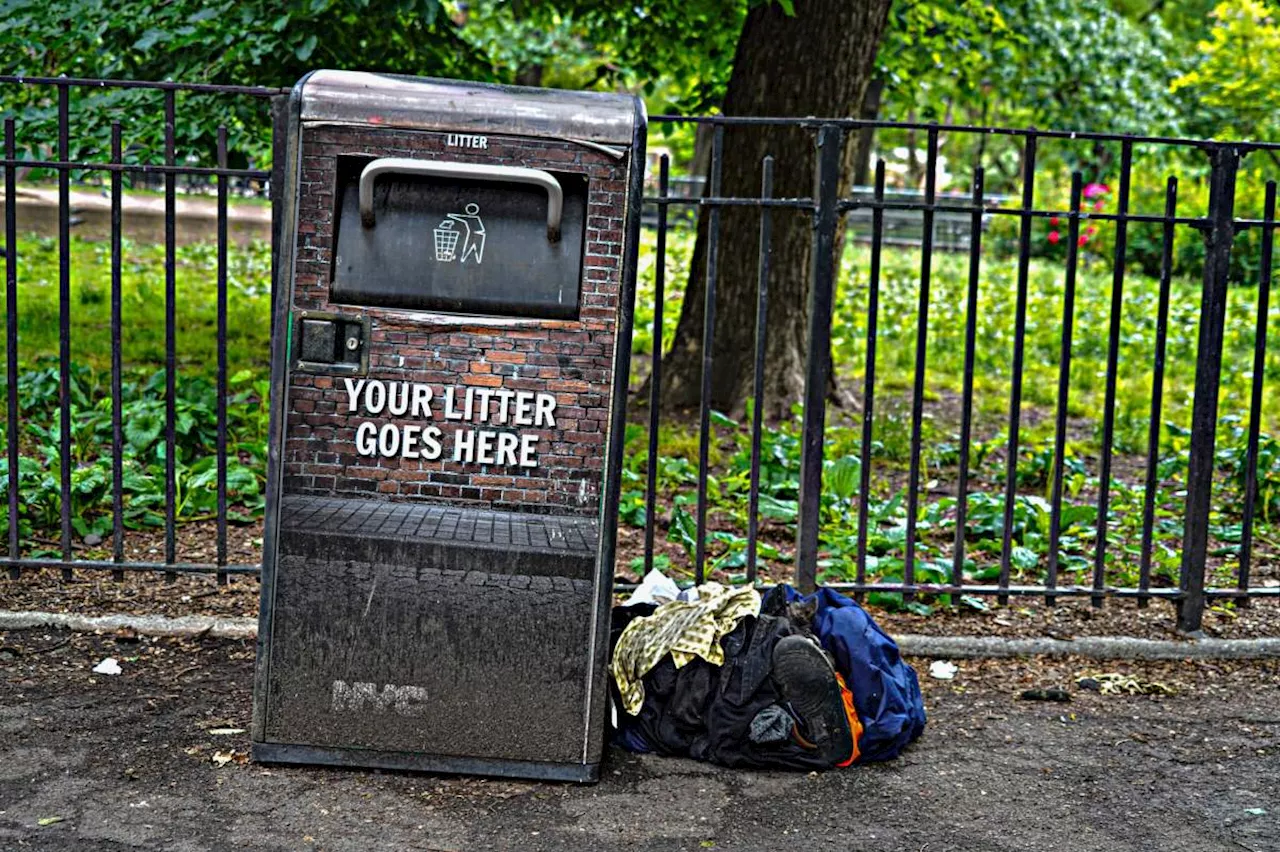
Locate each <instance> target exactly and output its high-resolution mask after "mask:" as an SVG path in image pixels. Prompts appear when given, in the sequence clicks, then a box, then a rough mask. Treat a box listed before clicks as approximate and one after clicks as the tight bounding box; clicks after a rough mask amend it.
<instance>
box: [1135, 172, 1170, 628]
mask: <svg viewBox="0 0 1280 852" xmlns="http://www.w3.org/2000/svg"><path fill="white" fill-rule="evenodd" d="M1177 212H1178V179H1177V178H1175V177H1170V178H1169V180H1168V183H1166V184H1165V191H1164V233H1163V235H1162V236H1161V240H1160V302H1159V307H1158V308H1157V309H1156V354H1155V364H1154V367H1153V369H1152V376H1151V426H1150V429H1149V430H1148V432H1147V482H1146V490H1145V491H1144V492H1143V498H1142V554H1141V556H1140V557H1139V564H1138V590H1139V592H1146V591H1147V589H1149V588H1151V554H1152V549H1153V547H1154V538H1155V521H1156V484H1157V481H1156V469H1157V468H1158V467H1159V465H1160V458H1159V457H1160V427H1161V425H1162V424H1161V416H1162V410H1161V409H1162V408H1163V406H1164V356H1165V343H1166V341H1167V340H1168V337H1169V288H1170V283H1171V282H1172V280H1173V238H1174V221H1173V218H1174V216H1175V215H1177ZM1149 602H1150V598H1149V597H1148V596H1147V595H1145V594H1139V595H1138V606H1139V607H1145V606H1146V605H1147V604H1148V603H1149Z"/></svg>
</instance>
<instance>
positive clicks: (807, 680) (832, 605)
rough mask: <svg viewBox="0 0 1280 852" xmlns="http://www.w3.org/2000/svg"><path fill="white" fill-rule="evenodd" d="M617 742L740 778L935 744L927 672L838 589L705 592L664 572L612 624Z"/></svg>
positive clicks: (711, 587) (713, 588)
mask: <svg viewBox="0 0 1280 852" xmlns="http://www.w3.org/2000/svg"><path fill="white" fill-rule="evenodd" d="M611 644H612V658H611V663H610V671H611V674H612V677H611V681H612V689H611V695H612V699H613V714H612V715H613V729H614V741H615V742H616V743H617V744H618V745H620V746H622V747H623V748H626V749H628V750H629V751H633V752H656V753H658V754H664V755H679V756H684V757H692V758H694V759H696V760H706V761H711V762H713V763H718V764H721V765H723V766H731V767H759V768H798V769H828V768H832V767H837V766H848V765H850V764H853V763H859V762H869V761H877V760H889V759H891V758H894V757H896V756H897V755H898V754H899V753H900V752H901V751H902V749H903V748H905V747H906V746H907V745H908V744H909V743H911V742H912V741H913V740H915V739H916V738H917V737H918V736H920V734H921V732H922V731H923V730H924V724H925V713H924V702H923V700H922V698H921V695H920V685H919V682H918V680H917V679H916V673H915V671H914V670H913V669H912V668H911V666H909V665H908V664H907V663H905V662H904V661H903V660H902V658H901V656H900V655H899V653H898V646H897V645H896V644H895V643H894V641H893V640H892V639H890V638H889V636H888V635H887V634H886V633H884V631H882V630H881V629H880V628H879V627H878V626H877V625H876V623H875V622H874V621H872V619H871V617H870V616H869V615H867V613H866V612H865V611H864V610H863V609H862V607H860V606H859V605H858V604H857V602H856V601H854V600H852V599H851V598H848V597H846V596H844V595H841V594H839V593H838V592H835V591H832V590H831V589H819V590H818V591H817V592H816V593H814V594H812V595H808V596H805V595H801V594H800V593H799V592H798V591H797V590H796V589H794V588H792V587H790V586H786V585H780V586H776V587H774V588H772V589H770V590H769V591H768V593H767V594H765V595H764V597H763V598H761V596H760V594H759V593H758V592H757V591H756V590H755V589H753V588H750V587H747V588H727V587H725V586H721V585H719V584H717V583H706V584H704V585H702V586H698V587H695V588H693V589H687V590H685V591H683V592H681V591H679V590H678V589H677V588H676V587H675V585H674V583H672V582H671V581H670V580H669V579H668V578H666V577H665V576H663V575H662V574H661V573H660V572H656V571H655V572H651V573H650V575H649V576H647V577H646V578H645V580H644V583H643V584H642V585H641V586H640V588H639V589H638V590H637V593H636V594H635V595H633V596H632V598H631V599H630V600H629V601H628V602H627V603H626V604H624V605H623V606H619V607H615V608H614V611H613V631H612V636H611Z"/></svg>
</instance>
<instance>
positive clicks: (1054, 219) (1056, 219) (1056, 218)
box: [1049, 216, 1058, 228]
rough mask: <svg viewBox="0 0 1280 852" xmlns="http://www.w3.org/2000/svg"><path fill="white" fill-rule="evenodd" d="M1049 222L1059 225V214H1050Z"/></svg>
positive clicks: (1055, 225)
mask: <svg viewBox="0 0 1280 852" xmlns="http://www.w3.org/2000/svg"><path fill="white" fill-rule="evenodd" d="M1049 224H1050V225H1053V226H1054V227H1055V228H1056V227H1057V226H1058V217H1057V216H1050V217H1049Z"/></svg>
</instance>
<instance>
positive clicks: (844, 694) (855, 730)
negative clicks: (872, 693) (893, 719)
mask: <svg viewBox="0 0 1280 852" xmlns="http://www.w3.org/2000/svg"><path fill="white" fill-rule="evenodd" d="M836 683H838V684H840V697H841V698H843V699H844V714H845V716H847V717H848V718H849V733H850V734H852V737H853V751H852V752H851V753H850V754H849V759H848V760H846V761H844V762H842V763H837V764H836V766H842V767H843V766H848V765H849V764H851V763H853V762H854V761H855V760H857V759H858V740H860V739H862V722H861V720H859V719H858V711H857V710H856V709H855V708H854V706H853V693H852V692H850V691H849V687H847V686H845V683H844V676H843V675H842V674H840V672H836Z"/></svg>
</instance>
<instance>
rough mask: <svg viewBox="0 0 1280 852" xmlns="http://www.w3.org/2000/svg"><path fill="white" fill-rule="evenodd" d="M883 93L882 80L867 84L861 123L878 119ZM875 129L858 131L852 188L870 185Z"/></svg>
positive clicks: (860, 111) (877, 79)
mask: <svg viewBox="0 0 1280 852" xmlns="http://www.w3.org/2000/svg"><path fill="white" fill-rule="evenodd" d="M883 92H884V80H882V79H880V78H879V77H876V78H875V79H873V80H872V81H871V82H870V83H868V84H867V93H866V94H865V95H863V96H862V109H861V110H859V111H858V118H861V119H862V120H863V121H875V120H876V119H877V118H879V117H880V95H881V94H882V93H883ZM875 140H876V129H875V128H874V127H871V126H867V127H861V128H859V129H858V150H857V152H856V153H855V155H854V166H853V183H854V186H867V185H869V184H870V183H871V149H872V148H874V147H875Z"/></svg>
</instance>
